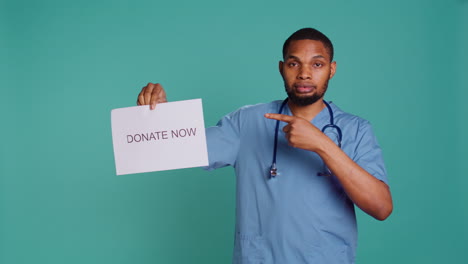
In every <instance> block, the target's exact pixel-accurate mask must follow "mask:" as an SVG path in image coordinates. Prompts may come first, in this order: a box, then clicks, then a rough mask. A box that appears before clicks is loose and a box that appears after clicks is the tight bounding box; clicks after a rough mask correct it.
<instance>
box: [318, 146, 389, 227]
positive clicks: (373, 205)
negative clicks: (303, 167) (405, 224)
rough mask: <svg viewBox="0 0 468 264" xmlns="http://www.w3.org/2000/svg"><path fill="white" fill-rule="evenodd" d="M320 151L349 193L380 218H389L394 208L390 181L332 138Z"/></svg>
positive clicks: (352, 198)
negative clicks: (368, 170)
mask: <svg viewBox="0 0 468 264" xmlns="http://www.w3.org/2000/svg"><path fill="white" fill-rule="evenodd" d="M322 143H323V144H321V146H320V148H319V149H318V150H316V152H317V154H319V155H320V157H321V158H322V159H323V161H324V162H325V164H326V165H327V167H328V168H329V169H330V171H331V172H332V173H333V174H334V175H335V176H336V177H337V179H338V180H339V181H340V183H341V185H342V186H343V189H344V190H345V192H346V193H347V195H348V197H349V198H350V199H351V200H352V201H353V202H354V203H355V204H356V205H357V206H358V207H359V208H361V209H362V210H363V211H364V212H366V213H367V214H369V215H371V216H373V217H374V218H376V219H378V220H384V219H386V218H387V217H388V216H389V215H390V214H391V212H392V210H393V203H392V197H391V194H390V189H389V188H388V186H387V184H385V183H384V182H382V181H380V180H379V179H377V178H375V177H374V176H372V175H371V174H369V173H368V172H367V171H365V170H364V169H363V168H361V166H359V165H358V164H357V163H355V162H354V161H353V160H352V159H351V158H349V157H348V155H346V153H344V152H343V151H342V150H341V149H340V148H339V147H338V146H337V145H335V143H333V141H331V140H328V138H327V139H326V140H324V141H322Z"/></svg>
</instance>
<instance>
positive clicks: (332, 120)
mask: <svg viewBox="0 0 468 264" xmlns="http://www.w3.org/2000/svg"><path fill="white" fill-rule="evenodd" d="M287 102H288V98H286V99H284V101H283V102H282V103H281V106H280V108H279V111H278V114H281V113H282V112H283V108H284V106H285V105H286V103H287ZM323 102H324V103H325V106H326V107H327V109H328V113H329V115H330V123H329V124H328V125H325V126H324V127H323V128H322V130H321V131H322V132H323V133H325V130H327V129H328V128H334V129H336V131H337V132H338V142H337V143H338V147H339V148H341V139H342V136H343V135H342V133H341V129H340V127H339V126H337V125H335V118H334V115H333V111H332V108H331V106H330V104H329V103H327V101H325V100H323ZM279 124H280V121H279V120H276V126H275V141H274V144H273V161H272V163H271V166H270V178H275V177H276V176H277V175H278V168H277V167H276V154H277V150H278V131H279ZM319 175H320V174H319Z"/></svg>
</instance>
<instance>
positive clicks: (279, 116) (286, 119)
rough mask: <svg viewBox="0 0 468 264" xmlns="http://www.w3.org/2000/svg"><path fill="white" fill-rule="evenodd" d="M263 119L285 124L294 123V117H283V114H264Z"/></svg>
mask: <svg viewBox="0 0 468 264" xmlns="http://www.w3.org/2000/svg"><path fill="white" fill-rule="evenodd" d="M265 117H266V118H269V119H274V120H279V121H283V122H286V123H290V122H292V121H294V119H295V117H294V116H289V115H283V114H265Z"/></svg>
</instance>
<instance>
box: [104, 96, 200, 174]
mask: <svg viewBox="0 0 468 264" xmlns="http://www.w3.org/2000/svg"><path fill="white" fill-rule="evenodd" d="M111 122H112V141H113V143H114V157H115V167H116V171H117V175H123V174H130V173H140V172H149V171H161V170H172V169H180V168H190V167H201V166H207V165H208V152H207V149H206V137H205V123H204V120H203V109H202V101H201V99H194V100H187V101H178V102H170V103H162V104H158V105H156V108H155V109H154V110H150V108H149V106H148V105H144V106H134V107H127V108H119V109H114V110H112V112H111Z"/></svg>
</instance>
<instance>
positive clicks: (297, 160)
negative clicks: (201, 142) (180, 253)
mask: <svg viewBox="0 0 468 264" xmlns="http://www.w3.org/2000/svg"><path fill="white" fill-rule="evenodd" d="M281 103H282V101H274V102H271V103H267V104H258V105H253V106H245V107H242V108H240V109H239V110H237V111H235V112H232V113H230V114H228V115H226V116H225V117H223V118H222V119H221V120H220V121H219V123H218V124H217V125H216V126H214V127H210V128H207V130H206V137H207V145H208V156H209V166H208V167H207V168H206V169H208V170H211V169H216V168H220V167H224V166H228V165H230V166H233V167H234V168H235V172H236V184H237V189H236V196H237V198H236V227H235V245H234V254H233V263H236V264H237V263H239V264H240V263H242V264H251V263H252V264H253V263H268V264H270V263H281V264H284V263H326V264H334V263H354V259H355V251H356V246H357V226H356V217H355V213H354V205H353V203H352V201H351V200H350V199H349V198H348V197H347V195H346V194H345V192H344V191H343V189H342V187H341V185H340V183H339V182H338V180H337V179H336V178H335V177H334V176H331V177H330V176H317V173H318V172H324V163H323V161H322V160H321V159H320V157H319V156H318V155H317V154H316V153H314V152H310V151H306V150H302V149H298V148H294V147H291V146H289V145H288V143H287V140H286V138H285V137H284V132H283V131H282V128H283V127H284V126H285V125H286V123H284V122H281V123H280V129H279V133H278V148H277V168H278V173H279V175H278V176H277V177H276V178H275V179H269V174H270V173H269V171H270V166H271V163H272V158H273V143H274V133H275V125H276V120H270V119H267V118H265V117H264V114H266V113H278V111H279V108H280V105H281ZM330 106H331V107H332V110H333V113H334V117H335V124H336V125H338V126H339V127H340V128H341V130H342V132H343V138H342V149H343V151H344V152H345V153H346V154H347V155H348V156H349V157H350V158H352V159H353V160H354V161H355V162H356V163H357V164H359V165H360V166H361V167H362V168H364V169H365V170H366V171H368V172H369V173H370V174H372V175H373V176H374V177H376V178H378V179H380V180H382V181H384V182H387V178H386V171H385V166H384V162H383V159H382V152H381V149H380V147H379V146H378V144H377V141H376V138H375V136H374V134H373V132H372V129H371V126H370V124H369V122H367V121H366V120H364V119H362V118H360V117H357V116H354V115H351V114H348V113H345V112H343V111H341V110H340V109H339V108H338V107H337V106H336V105H334V104H330ZM283 114H287V115H292V114H291V111H290V109H289V107H288V106H287V104H286V106H285V108H284V110H283ZM329 123H330V116H329V113H328V110H327V108H324V109H323V110H322V111H321V112H320V113H319V114H318V115H317V116H316V117H315V118H314V119H313V120H312V124H314V125H315V126H316V127H317V128H319V129H322V127H324V126H325V125H327V124H329ZM331 137H333V136H331Z"/></svg>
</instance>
